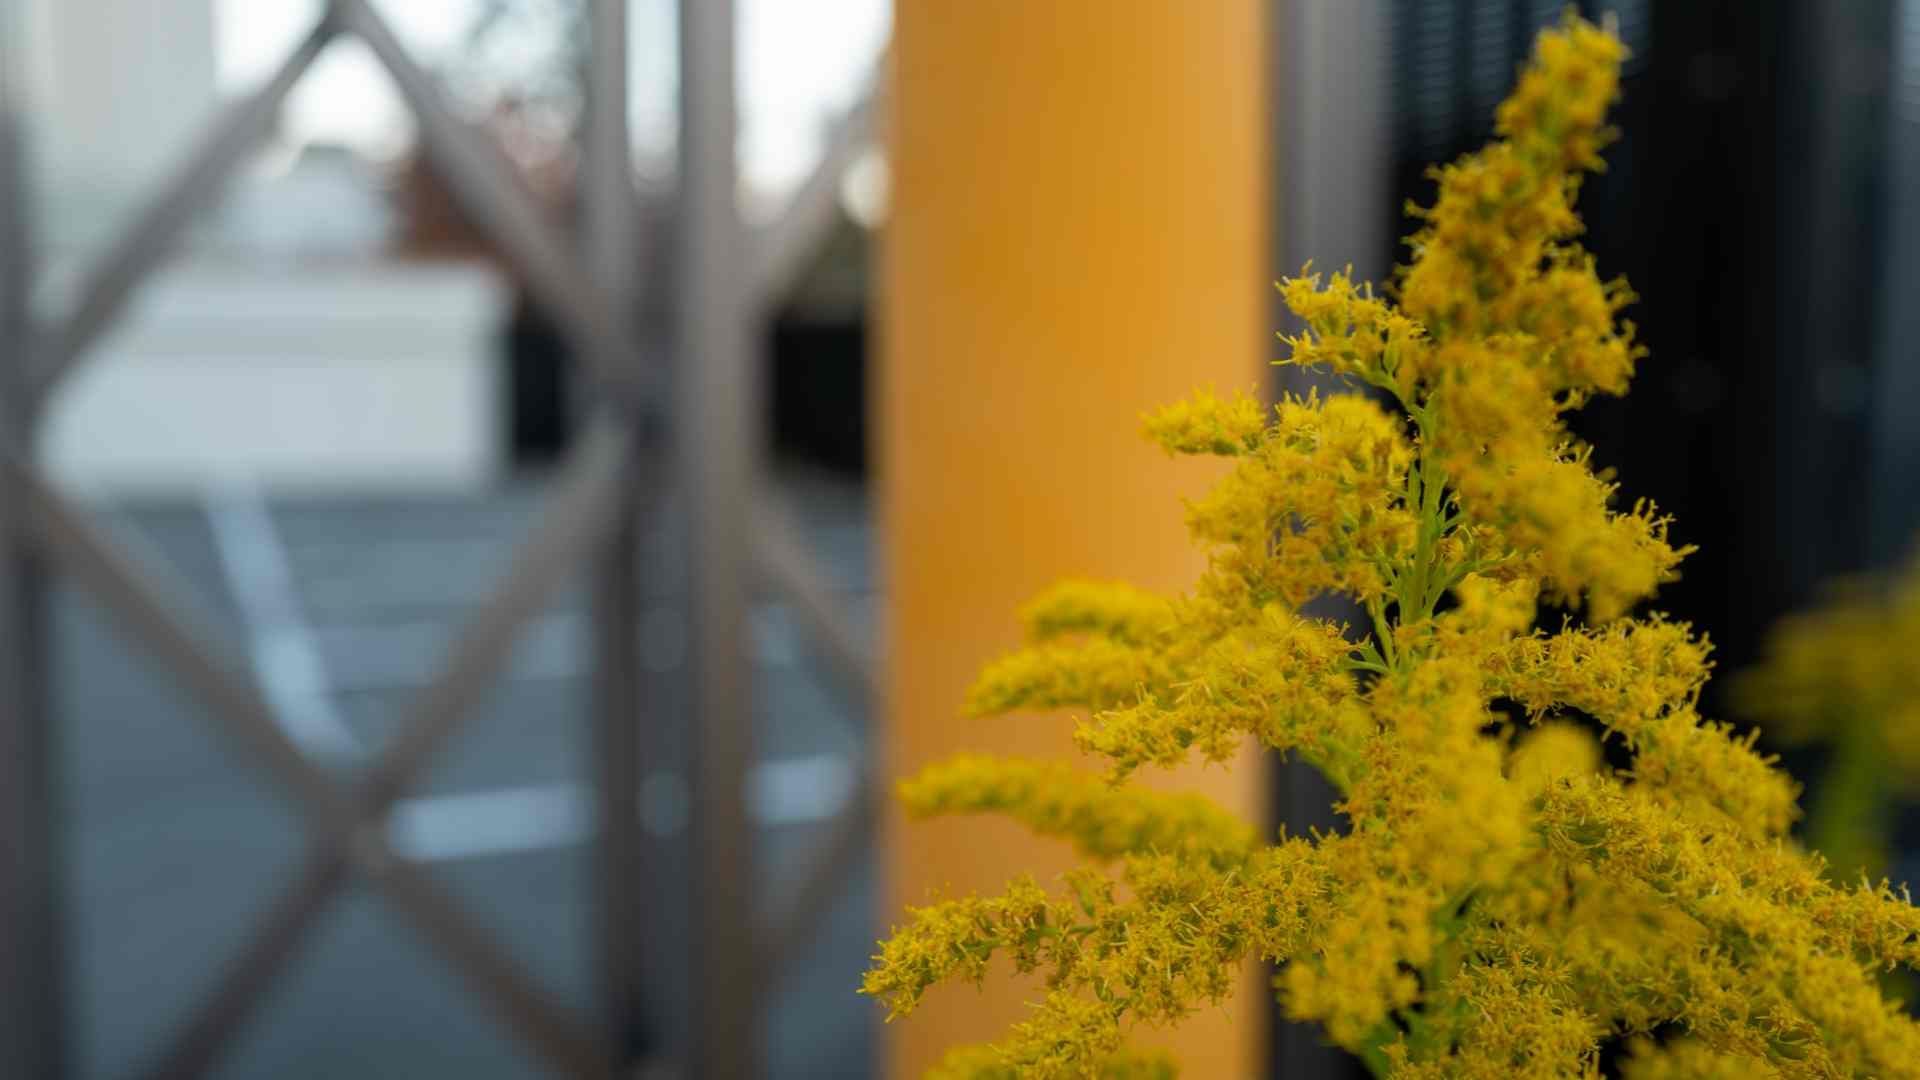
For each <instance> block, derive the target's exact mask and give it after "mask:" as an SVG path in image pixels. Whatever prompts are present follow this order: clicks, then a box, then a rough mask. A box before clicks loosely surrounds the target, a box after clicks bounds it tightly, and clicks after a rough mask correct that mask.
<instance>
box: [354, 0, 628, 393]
mask: <svg viewBox="0 0 1920 1080" xmlns="http://www.w3.org/2000/svg"><path fill="white" fill-rule="evenodd" d="M332 12H333V17H334V19H335V20H336V21H338V23H339V24H340V27H341V29H343V30H346V31H348V32H350V33H352V34H355V35H357V36H358V37H359V38H360V39H361V40H363V41H365V42H366V43H367V46H368V47H369V48H371V49H372V50H373V52H374V55H375V56H378V57H379V58H380V62H381V63H382V64H383V65H385V67H386V69H387V71H388V72H390V73H391V74H392V75H393V81H394V84H395V85H396V86H398V87H399V89H400V96H401V97H403V98H404V99H406V102H407V104H408V106H409V107H411V108H412V110H413V113H414V116H415V118H416V119H418V120H419V122H420V138H421V140H422V141H423V142H425V144H426V147H427V152H428V154H429V155H431V157H432V159H433V161H434V163H435V164H436V165H438V166H439V168H440V174H441V177H442V179H444V180H445V181H446V182H447V184H448V185H449V186H450V187H452V189H453V192H454V195H455V197H456V198H458V199H459V201H460V205H461V206H462V207H463V208H464V209H465V210H466V211H467V213H469V214H471V215H472V216H473V219H474V221H475V223H476V224H477V225H478V226H479V227H480V229H481V231H482V232H484V233H486V234H487V236H488V237H490V238H491V239H492V240H493V242H494V243H496V244H498V245H499V246H500V250H501V252H502V253H503V254H504V255H505V256H506V258H507V260H508V261H509V262H511V263H512V264H513V265H514V267H515V268H516V269H517V270H518V271H519V272H520V273H521V275H522V276H523V277H524V278H525V279H526V283H527V288H528V290H529V291H531V292H532V294H533V296H534V299H535V300H537V301H538V302H539V304H540V306H541V307H542V308H544V309H545V310H546V311H547V312H548V313H549V314H551V315H552V316H553V317H554V319H555V320H556V321H557V322H558V323H559V324H560V325H561V327H562V328H563V329H564V331H565V332H566V334H567V336H568V338H569V340H570V341H571V342H572V344H573V346H574V349H575V351H576V353H577V354H578V355H580V356H582V357H584V358H586V359H587V361H588V363H589V364H594V365H604V364H605V363H606V362H607V358H609V357H612V356H617V355H622V354H623V353H624V347H623V342H622V341H621V339H620V335H619V333H618V331H617V330H616V326H617V324H618V320H616V319H614V318H613V317H612V316H611V311H610V309H609V307H608V303H607V297H606V295H605V294H604V293H603V292H602V291H601V289H600V287H599V285H598V283H596V282H595V281H594V280H593V278H592V277H590V276H589V275H588V274H587V273H586V272H585V271H584V270H583V269H582V268H581V266H580V264H579V262H578V261H577V260H575V259H574V258H573V256H572V253H571V252H570V251H569V249H568V247H567V245H566V244H565V243H563V242H562V241H561V239H560V237H559V235H558V234H557V232H556V231H555V229H554V228H553V226H552V225H551V224H550V223H549V222H548V221H547V219H546V217H545V215H544V214H543V212H542V211H541V208H540V206H539V205H538V203H536V202H535V201H534V199H533V196H532V194H531V193H530V192H529V191H528V190H527V188H526V186H525V185H524V184H522V183H521V182H520V179H519V177H518V175H517V174H516V173H515V171H514V169H513V166H512V164H511V163H510V162H509V161H508V160H507V159H506V156H505V155H504V154H502V153H501V152H500V148H499V147H498V146H497V145H496V144H495V143H494V142H493V140H492V139H491V138H489V137H488V136H487V135H486V133H485V132H483V131H481V130H479V129H478V128H475V127H474V126H473V125H471V124H469V123H467V122H466V121H465V120H463V119H462V118H461V117H460V115H459V113H458V112H456V111H455V110H454V107H453V104H452V103H451V102H450V101H448V100H447V96H446V93H445V92H444V91H443V90H442V89H441V86H440V83H439V81H438V80H437V79H435V78H434V76H433V75H432V74H431V73H430V72H428V71H427V70H426V69H424V68H422V67H421V66H420V65H419V63H418V62H417V61H415V60H414V58H413V57H412V55H411V54H409V53H408V52H407V50H406V47H405V46H404V45H402V44H401V43H400V40H399V39H398V38H397V37H395V36H394V33H393V30H392V29H391V28H390V27H389V26H388V25H387V23H386V21H385V20H384V19H382V18H381V17H380V15H379V13H377V12H375V11H374V10H373V8H372V6H371V5H369V4H368V3H367V0H332ZM596 373H597V374H600V375H602V376H607V377H610V376H611V375H613V374H615V373H611V372H607V371H605V370H603V369H602V370H597V371H596Z"/></svg>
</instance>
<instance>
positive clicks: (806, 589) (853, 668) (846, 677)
mask: <svg viewBox="0 0 1920 1080" xmlns="http://www.w3.org/2000/svg"><path fill="white" fill-rule="evenodd" d="M753 513H754V524H753V546H754V557H755V559H756V560H757V561H758V562H759V564H760V570H761V572H762V573H763V574H765V575H766V578H767V581H768V583H769V584H771V585H772V586H773V588H774V591H775V592H777V593H779V595H780V598H781V599H782V600H784V601H786V603H787V605H788V606H789V607H791V608H792V609H793V611H794V613H795V614H797V615H798V616H799V617H800V625H801V626H802V627H804V628H805V630H806V632H807V635H808V637H809V638H810V640H811V641H812V642H813V643H814V644H815V645H817V646H818V647H819V648H820V651H821V652H822V653H824V654H825V656H826V659H827V662H828V664H830V665H831V666H832V667H833V669H834V673H835V674H836V675H838V676H839V677H840V678H841V679H842V680H843V681H844V682H845V683H846V684H847V685H848V686H849V687H852V688H853V689H854V690H856V691H857V692H858V693H860V694H861V695H862V696H863V697H865V698H866V700H867V701H869V702H878V701H879V700H880V672H879V669H878V666H877V665H876V664H875V663H874V661H873V660H872V659H871V658H870V657H869V655H868V652H867V648H866V645H865V643H864V640H863V638H862V635H861V634H859V633H858V632H856V631H855V630H854V628H853V622H852V620H851V619H849V618H848V617H847V614H846V611H845V608H844V607H843V605H841V603H840V602H839V601H837V600H835V599H834V596H833V592H832V590H831V589H830V588H829V587H828V585H827V579H826V575H825V574H824V573H823V572H822V571H821V570H820V566H819V564H818V562H816V561H815V559H814V558H813V556H812V555H811V554H810V553H809V551H808V548H807V545H806V538H805V537H804V536H803V535H802V534H801V530H800V525H799V523H798V522H797V521H795V520H794V519H793V516H792V515H791V514H790V513H789V512H788V511H787V510H786V508H785V507H783V506H781V505H780V503H779V502H778V500H777V499H776V498H775V497H774V496H771V495H763V496H761V497H760V498H759V499H758V500H756V503H755V506H754V511H753Z"/></svg>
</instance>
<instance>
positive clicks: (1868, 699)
mask: <svg viewBox="0 0 1920 1080" xmlns="http://www.w3.org/2000/svg"><path fill="white" fill-rule="evenodd" d="M1831 594H1832V595H1831V596H1830V597H1829V599H1828V601H1827V602H1826V604H1824V605H1823V606H1822V607H1820V608H1818V609H1815V610H1813V611H1809V612H1805V613H1802V614H1798V615H1792V616H1789V617H1787V618H1785V619H1783V620H1781V621H1780V623H1779V624H1778V625H1776V626H1775V627H1774V628H1773V630H1772V631H1771V632H1770V633H1769V635H1768V640H1767V645H1766V655H1765V657H1764V658H1763V661H1762V663H1761V664H1760V666H1759V667H1757V668H1755V669H1754V670H1752V671H1746V672H1742V673H1740V676H1739V677H1738V679H1737V680H1736V681H1735V683H1734V691H1735V700H1736V703H1737V704H1738V706H1739V708H1740V711H1742V712H1744V713H1746V714H1747V715H1748V716H1751V717H1753V718H1754V719H1756V720H1759V721H1761V722H1762V723H1764V724H1765V725H1766V732H1767V735H1768V737H1769V738H1771V739H1772V740H1774V741H1775V742H1779V743H1782V744H1785V745H1803V744H1806V743H1812V742H1820V743H1825V744H1827V745H1828V747H1829V748H1830V750H1831V754H1830V756H1829V758H1828V761H1829V764H1828V766H1827V773H1826V775H1825V777H1824V778H1823V780H1822V782H1821V783H1820V785H1819V791H1820V793H1821V798H1820V800H1819V801H1818V802H1817V803H1815V804H1814V806H1813V807H1812V811H1811V815H1810V816H1811V819H1812V820H1811V822H1810V830H1809V835H1810V837H1811V838H1812V839H1813V840H1814V841H1815V842H1816V843H1818V845H1819V847H1820V849H1821V851H1823V852H1825V853H1826V854H1827V856H1828V857H1829V858H1830V859H1832V861H1833V865H1834V870H1835V872H1836V873H1837V874H1838V875H1840V876H1841V877H1849V878H1850V877H1853V876H1856V875H1858V874H1859V873H1861V872H1863V871H1864V872H1866V873H1869V874H1878V873H1881V872H1882V871H1883V870H1884V869H1885V863H1886V851H1885V848H1886V844H1887V833H1888V831H1889V822H1888V820H1887V813H1888V805H1889V802H1890V800H1891V799H1892V797H1893V796H1895V795H1896V794H1899V795H1906V796H1912V795H1915V794H1917V793H1920V662H1916V661H1915V659H1914V656H1913V646H1912V643H1913V642H1914V641H1916V640H1920V556H1916V557H1915V559H1914V561H1913V562H1912V564H1911V565H1910V566H1908V567H1907V569H1906V571H1905V572H1904V573H1903V574H1901V575H1899V576H1898V577H1896V578H1894V579H1893V580H1880V579H1877V578H1863V579H1858V580H1851V581H1843V582H1840V583H1839V584H1837V585H1835V586H1834V587H1833V588H1832V590H1831Z"/></svg>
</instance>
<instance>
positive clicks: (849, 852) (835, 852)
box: [758, 762, 880, 976]
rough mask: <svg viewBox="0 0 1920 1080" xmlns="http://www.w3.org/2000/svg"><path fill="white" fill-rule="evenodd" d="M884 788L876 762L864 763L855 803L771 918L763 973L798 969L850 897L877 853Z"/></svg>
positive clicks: (762, 945)
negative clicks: (850, 882) (865, 863)
mask: <svg viewBox="0 0 1920 1080" xmlns="http://www.w3.org/2000/svg"><path fill="white" fill-rule="evenodd" d="M879 786H880V785H879V783H878V781H877V779H876V777H875V773H874V768H873V765H872V763H871V762H865V763H862V765H861V766H860V775H859V777H858V778H857V779H856V780H855V783H854V789H853V798H851V799H849V800H847V805H846V806H845V807H843V808H842V809H841V811H840V813H839V814H838V815H837V816H836V817H835V818H834V819H833V831H832V832H831V833H829V834H827V836H826V838H825V839H823V840H821V841H820V842H819V843H818V844H817V845H816V846H815V847H814V849H813V851H812V852H811V853H810V854H809V856H808V857H807V858H806V859H805V860H804V861H803V862H802V864H801V865H803V866H805V867H807V877H806V880H804V881H802V882H801V883H800V886H799V888H797V889H793V890H791V891H790V892H789V893H788V894H787V896H788V898H787V900H786V902H785V904H784V905H783V906H782V907H781V908H780V909H779V910H778V911H775V912H774V913H773V914H772V915H770V916H768V918H767V920H766V924H765V929H764V930H763V931H762V932H761V934H760V938H759V950H758V952H759V968H760V970H761V971H763V972H767V973H768V974H769V975H770V976H774V975H778V974H779V973H781V972H784V971H789V970H791V969H792V967H793V965H794V963H795V962H796V960H797V959H798V958H799V956H800V953H801V950H803V949H804V948H806V946H807V945H808V943H810V942H811V941H813V939H814V935H815V933H816V932H817V931H818V930H819V928H820V923H821V921H822V920H824V919H825V918H826V917H827V915H828V914H829V913H830V912H832V911H833V908H834V905H835V904H836V903H837V902H838V901H839V899H840V897H841V896H842V895H844V894H845V892H846V888H847V879H848V878H849V877H850V876H851V875H852V874H853V872H854V870H855V869H856V868H857V867H858V866H859V864H860V860H861V859H862V858H863V857H865V856H866V855H867V854H869V853H870V852H871V851H872V850H873V840H874V834H875V831H876V830H875V825H876V824H877V822H878V820H879V815H880V792H879Z"/></svg>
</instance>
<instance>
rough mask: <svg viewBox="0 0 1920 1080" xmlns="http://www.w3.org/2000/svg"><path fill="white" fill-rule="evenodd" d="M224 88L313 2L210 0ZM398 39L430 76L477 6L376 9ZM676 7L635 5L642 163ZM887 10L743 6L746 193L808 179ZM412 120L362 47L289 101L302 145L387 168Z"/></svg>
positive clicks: (875, 6) (750, 2) (656, 2)
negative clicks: (323, 145)
mask: <svg viewBox="0 0 1920 1080" xmlns="http://www.w3.org/2000/svg"><path fill="white" fill-rule="evenodd" d="M211 2H212V3H213V5H214V15H215V36H216V40H215V58H216V71H217V79H218V81H219V85H220V88H221V90H222V92H223V93H228V94H232V93H239V92H242V91H243V90H245V89H246V88H247V87H250V86H252V85H254V84H256V83H257V82H259V81H260V80H261V79H263V78H264V77H265V76H266V75H268V74H269V73H270V72H271V71H272V70H273V68H274V67H275V66H276V65H277V64H278V63H279V62H280V60H281V58H282V57H283V56H284V55H285V54H286V52H287V51H288V50H289V49H290V48H292V46H293V45H294V43H295V42H297V41H298V40H299V38H300V36H301V35H302V34H303V33H305V32H306V30H307V29H308V28H309V27H311V26H312V25H313V21H314V19H315V18H316V17H317V15H318V12H319V9H320V7H321V4H320V2H319V0H211ZM374 6H375V7H377V8H379V9H380V10H381V12H382V13H383V14H384V15H386V16H387V19H388V21H389V22H390V23H391V24H392V25H393V28H394V31H395V33H396V34H397V35H398V36H399V37H400V38H401V40H403V41H405V42H406V43H407V44H408V45H409V46H410V47H412V48H413V49H414V50H415V54H416V55H417V56H418V57H419V58H420V59H421V60H422V61H423V62H425V63H427V64H429V65H432V64H434V63H435V62H436V61H437V60H439V59H441V58H444V57H446V56H448V55H449V54H450V53H451V52H452V50H454V49H455V48H457V47H458V46H459V44H460V42H461V41H462V37H463V31H464V28H465V27H466V26H467V24H468V23H469V22H470V21H471V20H472V18H473V17H474V14H475V12H476V11H477V10H478V8H479V7H480V0H375V2H374ZM674 7H675V5H674V2H673V0H631V7H630V9H629V11H630V14H629V17H628V21H629V24H630V27H631V35H630V41H629V46H628V52H629V55H630V57H631V61H632V70H631V72H630V74H629V79H630V82H631V85H632V96H631V100H630V101H629V103H628V104H629V109H628V112H629V116H630V118H631V121H632V124H633V132H634V143H635V147H636V149H637V150H639V151H640V152H641V153H643V154H645V153H647V152H654V153H658V152H662V151H665V150H667V149H668V148H669V147H670V146H671V143H672V138H673V130H674V114H673V93H674V86H675V83H676V76H675V73H674V68H675V66H676V65H675V36H674V23H675V19H674ZM890 21H891V5H890V3H889V0H741V2H740V24H739V48H740V54H739V61H738V71H739V82H740V89H739V92H740V109H741V142H740V155H741V159H740V160H741V172H742V176H743V179H744V180H745V181H746V182H747V185H748V187H749V188H750V189H752V190H755V191H758V192H763V193H777V192H782V191H786V190H789V189H791V188H792V187H793V186H794V185H795V184H796V183H797V182H798V181H799V180H800V179H801V178H802V177H804V176H805V175H806V173H807V171H808V170H809V169H810V168H811V167H812V164H813V161H814V159H815V157H816V156H817V155H818V153H819V149H820V142H819V140H820V135H821V133H822V130H823V128H824V127H825V125H826V124H827V123H828V122H829V121H830V120H831V119H832V118H833V117H834V116H836V115H837V114H838V113H839V112H840V111H841V110H843V109H845V108H846V107H847V106H848V105H849V104H851V103H852V101H853V99H854V98H855V97H856V96H857V94H858V92H859V89H860V87H861V85H862V83H863V81H864V80H865V79H866V78H867V76H868V74H869V73H870V71H871V70H872V66H873V63H874V59H875V58H876V57H877V56H878V54H879V50H880V49H881V47H882V46H883V44H884V42H885V40H886V36H887V33H888V30H889V25H890ZM412 130H413V125H412V121H411V119H410V118H409V116H408V115H407V111H406V109H405V107H404V106H403V105H402V104H401V102H400V100H399V98H398V96H397V95H396V94H395V93H394V91H393V89H392V86H391V84H390V83H389V82H388V80H387V77H386V74H385V73H384V72H383V71H382V70H381V68H380V66H379V63H378V61H377V60H375V59H374V57H373V55H372V54H371V53H370V52H369V51H368V50H367V49H366V48H365V46H362V45H361V44H360V43H359V42H357V41H352V40H343V41H338V42H335V44H334V45H333V46H332V47H331V48H329V49H328V50H327V52H326V53H325V54H324V55H322V56H321V58H320V59H319V60H318V61H317V62H316V64H315V68H314V70H313V71H312V72H311V73H310V74H309V75H308V77H307V79H306V80H305V81H304V82H303V83H302V84H301V85H300V87H299V88H297V89H296V90H295V92H294V94H293V96H292V98H291V99H290V100H289V101H288V104H287V113H286V126H285V131H286V133H287V135H288V136H289V137H290V138H291V139H293V140H294V141H296V142H306V141H312V140H326V141H334V142H345V143H348V144H350V145H352V146H355V147H358V148H360V149H363V150H365V151H367V152H369V153H373V154H378V155H382V156H385V155H388V154H391V153H393V152H394V151H395V150H397V149H399V148H401V147H403V146H404V145H405V144H406V143H407V142H408V141H409V140H410V139H411V135H412Z"/></svg>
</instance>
